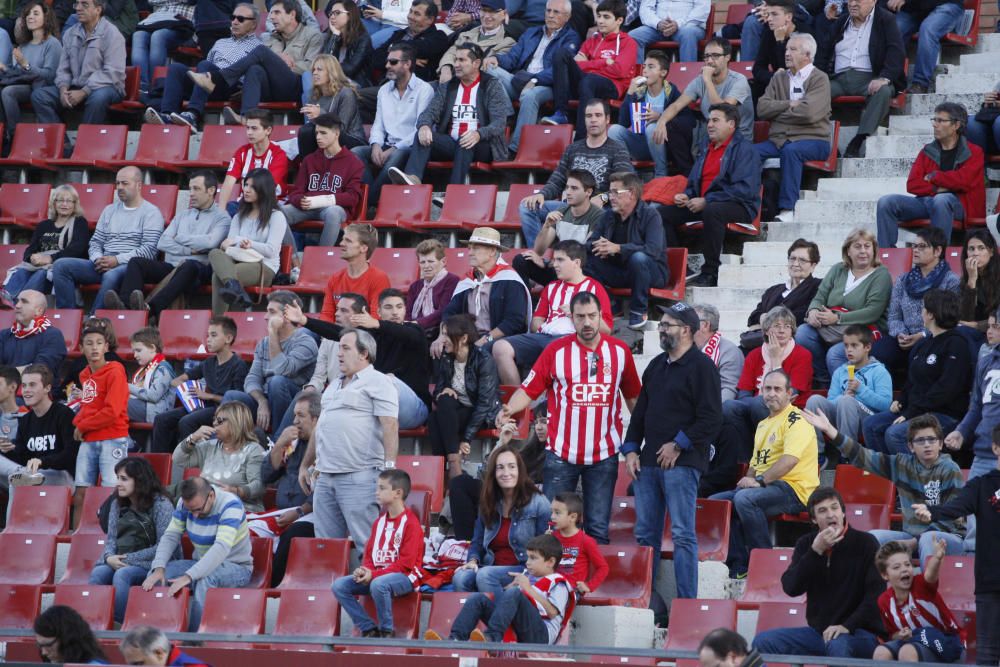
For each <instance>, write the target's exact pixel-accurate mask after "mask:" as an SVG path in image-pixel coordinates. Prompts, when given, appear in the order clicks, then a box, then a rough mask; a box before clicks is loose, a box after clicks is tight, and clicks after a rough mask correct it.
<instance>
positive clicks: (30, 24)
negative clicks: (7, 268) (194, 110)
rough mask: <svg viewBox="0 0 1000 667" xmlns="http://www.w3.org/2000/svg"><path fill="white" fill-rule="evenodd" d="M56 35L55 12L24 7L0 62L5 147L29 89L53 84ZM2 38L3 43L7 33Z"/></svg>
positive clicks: (57, 50)
mask: <svg viewBox="0 0 1000 667" xmlns="http://www.w3.org/2000/svg"><path fill="white" fill-rule="evenodd" d="M10 6H11V7H13V6H14V5H10ZM17 6H20V3H18V5H17ZM58 34H59V27H58V21H57V20H56V14H55V11H53V9H52V8H51V7H50V6H49V5H48V4H46V3H44V2H38V1H37V0H36V1H32V2H27V3H25V4H24V7H23V8H22V9H21V13H20V16H19V18H18V20H17V23H16V24H15V28H14V36H15V37H16V38H17V48H15V49H13V52H11V51H7V53H6V55H5V56H3V57H2V59H0V60H2V62H0V104H2V114H0V123H3V124H4V135H3V142H4V144H5V145H7V146H9V145H10V141H11V139H13V138H14V130H15V129H16V128H17V124H18V122H19V121H20V120H21V105H23V104H27V103H28V101H29V100H30V99H31V91H32V88H33V87H37V86H49V85H52V84H53V83H55V80H56V70H57V69H58V68H59V58H60V56H61V55H62V42H60V41H59V38H58V37H57V35H58ZM2 36H3V38H4V40H5V41H6V39H7V37H8V35H7V33H6V31H3V35H2ZM7 44H8V45H9V44H10V42H7ZM7 56H13V57H12V58H8V57H7ZM4 155H6V153H4ZM84 257H86V255H84Z"/></svg>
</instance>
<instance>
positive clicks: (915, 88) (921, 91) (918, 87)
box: [906, 83, 927, 95]
mask: <svg viewBox="0 0 1000 667" xmlns="http://www.w3.org/2000/svg"><path fill="white" fill-rule="evenodd" d="M906 92H907V93H908V94H910V95H926V94H927V86H925V85H924V84H922V83H911V84H910V85H909V86H908V87H907V88H906Z"/></svg>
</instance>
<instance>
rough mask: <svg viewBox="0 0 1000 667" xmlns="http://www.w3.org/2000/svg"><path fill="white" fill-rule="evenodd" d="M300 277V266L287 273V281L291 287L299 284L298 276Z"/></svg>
mask: <svg viewBox="0 0 1000 667" xmlns="http://www.w3.org/2000/svg"><path fill="white" fill-rule="evenodd" d="M300 275H302V267H301V266H293V267H292V270H291V271H290V272H289V273H288V280H289V282H291V283H292V284H293V285H294V284H295V283H297V282H299V276H300Z"/></svg>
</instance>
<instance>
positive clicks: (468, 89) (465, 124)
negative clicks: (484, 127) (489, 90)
mask: <svg viewBox="0 0 1000 667" xmlns="http://www.w3.org/2000/svg"><path fill="white" fill-rule="evenodd" d="M481 80H482V79H480V78H479V77H476V80H475V81H473V82H472V83H471V84H470V85H468V86H467V85H465V84H464V83H462V82H461V81H459V82H458V94H457V95H455V105H454V106H452V108H451V138H452V139H454V140H455V141H458V140H459V139H461V138H462V135H463V134H465V133H466V132H475V131H477V130H479V110H478V108H477V107H476V102H477V100H478V98H479V82H480V81H481Z"/></svg>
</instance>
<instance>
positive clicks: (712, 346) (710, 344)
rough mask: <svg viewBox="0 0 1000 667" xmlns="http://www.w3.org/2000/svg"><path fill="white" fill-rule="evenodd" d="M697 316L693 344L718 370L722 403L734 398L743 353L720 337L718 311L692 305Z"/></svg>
mask: <svg viewBox="0 0 1000 667" xmlns="http://www.w3.org/2000/svg"><path fill="white" fill-rule="evenodd" d="M692 308H694V311H695V312H696V313H697V314H698V330H697V331H695V332H694V344H695V345H697V346H698V349H700V350H701V351H702V352H704V353H705V354H707V355H708V358H709V359H711V360H712V362H713V363H714V364H715V367H716V368H717V369H719V382H720V384H721V385H722V402H723V403H725V402H726V401H729V400H732V399H734V398H736V385H737V383H738V382H739V380H740V376H741V375H742V374H743V353H742V352H740V348H738V347H736V345H735V343H733V342H732V341H729V340H726V339H725V338H723V337H722V332H720V331H719V318H720V315H719V309H718V308H716V307H715V306H713V305H711V304H708V303H696V304H693V305H692Z"/></svg>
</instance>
